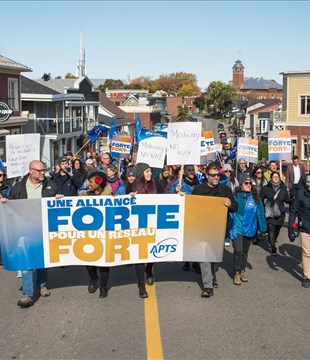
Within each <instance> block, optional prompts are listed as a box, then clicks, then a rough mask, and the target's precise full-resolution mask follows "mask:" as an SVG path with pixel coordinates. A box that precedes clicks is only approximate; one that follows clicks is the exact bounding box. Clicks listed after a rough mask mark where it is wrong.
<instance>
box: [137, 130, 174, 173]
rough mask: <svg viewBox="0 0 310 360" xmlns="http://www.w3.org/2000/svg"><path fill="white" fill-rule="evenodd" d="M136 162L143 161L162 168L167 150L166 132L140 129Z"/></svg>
mask: <svg viewBox="0 0 310 360" xmlns="http://www.w3.org/2000/svg"><path fill="white" fill-rule="evenodd" d="M139 138H140V141H139V148H138V155H137V163H140V162H144V163H147V164H149V165H150V166H151V167H156V168H162V167H163V166H164V162H165V156H166V150H167V133H163V132H160V131H152V130H145V129H141V132H140V137H139Z"/></svg>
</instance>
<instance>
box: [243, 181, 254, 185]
mask: <svg viewBox="0 0 310 360" xmlns="http://www.w3.org/2000/svg"><path fill="white" fill-rule="evenodd" d="M243 184H244V185H252V182H251V181H245V182H244V183H243Z"/></svg>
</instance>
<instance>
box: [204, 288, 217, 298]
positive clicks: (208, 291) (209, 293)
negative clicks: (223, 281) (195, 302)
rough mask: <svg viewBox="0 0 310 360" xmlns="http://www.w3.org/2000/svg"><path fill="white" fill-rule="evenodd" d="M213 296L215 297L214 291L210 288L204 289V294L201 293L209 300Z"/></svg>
mask: <svg viewBox="0 0 310 360" xmlns="http://www.w3.org/2000/svg"><path fill="white" fill-rule="evenodd" d="M213 295H214V293H213V289H210V288H206V289H203V292H202V293H201V297H202V298H208V297H210V296H213Z"/></svg>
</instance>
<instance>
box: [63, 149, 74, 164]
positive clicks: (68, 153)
mask: <svg viewBox="0 0 310 360" xmlns="http://www.w3.org/2000/svg"><path fill="white" fill-rule="evenodd" d="M65 157H66V158H67V160H68V163H69V164H70V165H72V161H73V160H74V159H73V153H72V152H71V151H67V152H66V153H65Z"/></svg>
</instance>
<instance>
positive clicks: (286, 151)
mask: <svg viewBox="0 0 310 360" xmlns="http://www.w3.org/2000/svg"><path fill="white" fill-rule="evenodd" d="M268 152H269V160H291V157H292V139H291V132H290V130H282V131H269V132H268Z"/></svg>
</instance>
